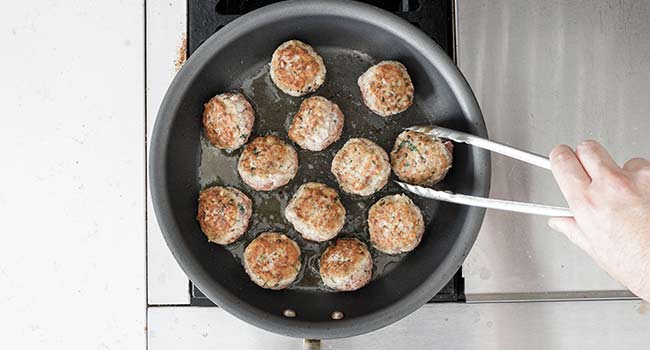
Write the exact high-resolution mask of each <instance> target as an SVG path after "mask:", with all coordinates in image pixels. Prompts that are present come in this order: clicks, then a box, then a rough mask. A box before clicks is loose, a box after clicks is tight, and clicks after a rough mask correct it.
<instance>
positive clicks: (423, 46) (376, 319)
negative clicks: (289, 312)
mask: <svg viewBox="0 0 650 350" xmlns="http://www.w3.org/2000/svg"><path fill="white" fill-rule="evenodd" d="M316 15H317V16H335V17H341V18H346V19H350V20H354V21H362V22H367V23H369V24H372V25H376V26H381V27H382V28H384V29H385V30H386V31H387V32H389V33H390V34H391V35H393V36H395V37H396V38H398V39H400V40H405V41H406V42H408V43H409V45H410V46H412V47H413V49H414V50H415V51H418V52H420V53H421V54H422V55H424V56H425V57H427V59H428V60H429V61H430V62H431V64H433V65H435V66H436V68H437V69H438V70H439V71H440V73H441V75H442V76H443V77H444V79H445V81H446V82H447V84H449V87H450V89H451V90H452V91H453V92H454V94H455V96H456V97H457V100H458V104H459V105H460V108H461V110H463V111H464V113H465V114H466V115H467V116H469V117H470V119H471V120H472V121H473V122H474V123H475V126H476V129H477V130H478V135H479V136H482V137H487V129H486V126H485V123H484V120H483V117H482V114H481V111H480V107H479V105H478V102H477V100H476V98H475V96H474V94H473V93H472V90H471V88H470V87H469V84H468V83H467V82H466V80H465V78H464V77H463V76H462V74H461V72H460V71H459V70H458V68H457V67H456V66H455V65H454V63H453V62H452V61H451V60H450V59H449V58H448V56H447V54H446V53H445V52H444V51H443V50H442V49H441V48H440V47H439V46H438V45H437V44H436V43H435V42H434V41H433V40H432V39H430V38H429V37H427V36H426V34H424V33H423V32H421V31H420V30H419V29H417V28H416V27H414V26H413V25H411V24H410V23H408V22H407V21H405V20H403V19H402V18H400V17H398V16H396V15H394V14H392V13H390V12H387V11H384V10H381V9H379V8H376V7H373V6H371V5H367V4H363V3H358V2H352V1H342V0H325V1H317V0H314V1H286V2H281V3H276V4H273V5H269V6H266V7H263V8H261V9H258V10H255V11H252V12H250V13H248V14H245V15H243V16H241V17H239V18H238V19H236V20H234V21H233V22H231V23H230V24H228V25H226V26H225V27H223V28H222V29H220V30H219V31H218V32H216V33H215V34H213V35H212V36H211V37H210V38H209V39H208V40H206V42H205V43H204V44H203V45H201V46H200V47H199V48H198V49H197V50H196V52H195V53H194V54H193V55H192V56H190V57H189V59H188V61H187V62H186V63H185V65H184V66H183V68H182V69H181V70H180V72H179V73H178V74H177V75H176V77H175V78H174V80H173V81H172V83H171V85H170V87H169V88H168V90H167V93H166V94H165V97H164V99H163V101H162V103H161V106H160V109H159V112H158V116H157V119H156V123H155V126H154V129H153V134H152V141H151V146H150V162H149V184H150V185H149V186H150V191H151V196H152V201H153V207H154V211H155V214H156V217H157V220H158V222H159V224H160V225H159V226H160V229H161V232H162V233H163V236H164V239H165V242H166V244H167V246H168V247H169V249H170V251H171V252H172V255H173V256H174V258H175V259H176V261H177V262H178V263H179V265H180V266H181V268H182V269H183V271H184V272H185V273H186V274H187V275H188V277H189V278H190V279H191V280H192V281H193V282H194V283H196V285H197V286H198V287H199V289H201V291H203V292H204V293H205V294H206V295H207V296H208V297H209V298H210V299H211V300H215V301H217V300H218V303H219V306H220V307H222V308H223V309H224V310H226V311H228V312H229V313H230V314H232V315H234V316H236V317H238V318H239V319H241V320H244V321H246V322H248V323H250V324H253V325H255V326H257V327H259V328H262V329H265V330H268V331H271V332H275V333H279V334H284V335H288V336H292V337H298V338H323V339H330V338H341V337H348V336H354V335H359V334H363V333H367V332H370V331H373V330H377V329H379V328H382V327H385V326H387V325H389V324H392V323H394V322H396V321H397V320H399V319H402V318H404V317H405V316H407V315H409V314H411V313H412V312H413V311H415V310H417V309H418V308H419V307H421V306H422V305H424V304H425V303H426V302H427V301H428V300H429V298H430V297H431V296H432V295H431V291H432V290H435V289H439V287H436V286H438V285H441V286H440V288H441V287H442V286H444V283H442V282H441V280H444V281H443V282H446V281H448V280H449V279H450V278H451V277H452V276H453V274H454V273H455V272H456V271H457V270H458V268H459V267H460V266H461V264H462V262H463V261H464V258H465V257H466V256H467V254H468V252H469V250H470V248H471V246H472V245H473V243H474V242H475V240H476V237H477V235H478V232H479V229H480V226H481V224H482V221H483V217H484V214H485V210H484V209H479V208H469V209H468V212H467V217H466V221H465V224H464V225H463V227H462V229H461V230H460V233H459V236H458V238H457V239H456V241H455V242H454V244H453V246H452V249H451V250H450V252H449V255H448V256H447V257H446V258H445V259H443V261H442V263H441V265H440V266H438V267H437V269H436V270H435V271H434V273H432V274H431V275H429V276H428V277H427V278H426V280H425V281H424V282H423V283H422V284H421V285H419V286H418V287H417V288H415V289H414V290H412V291H411V293H410V294H409V295H406V296H404V297H403V298H402V299H400V300H399V301H398V302H396V303H394V304H392V305H390V306H388V307H386V308H384V309H381V310H378V311H375V312H373V313H369V314H366V315H363V316H359V317H356V318H354V319H347V320H346V319H344V320H340V321H331V322H320V323H315V322H308V321H303V320H295V319H290V318H285V317H283V316H281V315H269V314H267V313H263V315H264V317H260V316H262V312H261V311H259V310H257V309H255V308H253V307H251V306H249V305H246V304H243V303H241V302H240V299H239V298H238V296H236V295H233V294H232V293H230V292H228V291H227V290H225V289H224V288H222V287H221V286H220V285H219V284H218V283H216V282H215V281H214V280H212V279H211V278H210V277H209V276H208V275H207V273H206V272H205V271H204V270H203V268H202V267H201V265H200V263H199V262H198V260H197V259H196V257H194V256H193V255H192V254H191V250H190V248H189V246H187V245H186V244H185V242H184V241H183V240H182V238H181V236H182V235H181V232H180V230H179V229H178V227H177V225H176V223H175V220H174V218H173V214H172V210H171V204H170V198H169V196H168V194H167V191H166V183H167V174H166V171H165V170H164V169H165V158H166V154H167V152H168V139H169V136H170V126H171V123H172V122H173V120H174V119H173V116H174V115H175V114H176V111H177V109H178V108H179V105H180V103H179V102H180V99H181V95H182V92H183V91H185V90H186V88H187V87H188V85H189V84H190V82H191V81H192V79H193V78H192V77H193V75H194V74H196V72H197V71H198V70H199V69H200V68H201V67H202V66H203V65H204V64H205V63H206V62H207V61H208V60H209V59H210V57H212V55H214V54H216V53H217V52H218V51H219V50H220V49H221V47H223V46H224V45H225V44H226V43H228V42H230V41H231V40H233V39H234V38H236V37H237V36H238V35H239V34H241V33H245V32H247V31H249V30H251V29H252V28H255V27H258V26H260V25H262V24H264V23H267V22H273V21H277V20H278V18H283V19H287V18H293V17H303V16H316ZM474 161H475V164H478V165H479V166H480V167H481V171H482V172H483V174H484V176H475V177H474V188H476V189H477V191H475V193H473V194H474V195H478V196H487V195H488V192H489V186H490V177H491V174H490V156H489V153H487V152H478V153H476V155H475V156H474ZM467 242H470V244H467Z"/></svg>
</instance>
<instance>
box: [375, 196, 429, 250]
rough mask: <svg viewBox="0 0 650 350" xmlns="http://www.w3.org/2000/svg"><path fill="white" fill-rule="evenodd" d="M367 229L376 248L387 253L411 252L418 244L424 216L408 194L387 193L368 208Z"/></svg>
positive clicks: (422, 231) (422, 230) (422, 229)
mask: <svg viewBox="0 0 650 350" xmlns="http://www.w3.org/2000/svg"><path fill="white" fill-rule="evenodd" d="M368 231H369V232H370V241H371V242H372V245H373V246H374V247H375V248H377V250H379V251H382V252H384V253H387V254H399V253H404V252H410V251H411V250H413V249H415V247H417V246H418V244H420V240H421V239H422V234H423V233H424V219H423V218H422V213H421V212H420V208H418V207H417V206H416V205H415V204H414V203H413V201H411V199H410V198H409V197H407V196H405V195H403V194H397V195H393V196H386V197H384V198H382V199H380V200H379V201H377V203H375V204H373V206H372V207H370V211H369V212H368Z"/></svg>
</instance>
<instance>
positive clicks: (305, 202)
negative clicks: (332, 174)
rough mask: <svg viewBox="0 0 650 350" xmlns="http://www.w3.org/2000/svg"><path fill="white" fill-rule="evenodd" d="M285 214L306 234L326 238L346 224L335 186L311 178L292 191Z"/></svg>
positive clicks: (312, 237)
mask: <svg viewBox="0 0 650 350" xmlns="http://www.w3.org/2000/svg"><path fill="white" fill-rule="evenodd" d="M284 216H285V217H286V218H287V221H289V222H290V223H291V224H292V225H293V227H294V228H295V229H296V231H298V232H300V234H301V235H302V237H303V238H305V239H308V240H311V241H316V242H323V241H327V240H329V239H332V238H334V236H336V235H337V234H338V233H339V231H341V229H342V228H343V224H344V223H345V208H344V207H343V204H341V199H340V198H339V194H338V193H337V192H336V190H334V189H332V188H330V187H328V186H326V185H323V184H320V183H316V182H308V183H306V184H304V185H302V186H300V188H299V189H298V191H296V194H294V195H293V198H291V201H290V202H289V204H288V205H287V207H286V208H285V209H284Z"/></svg>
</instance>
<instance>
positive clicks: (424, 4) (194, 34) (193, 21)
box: [187, 0, 465, 306]
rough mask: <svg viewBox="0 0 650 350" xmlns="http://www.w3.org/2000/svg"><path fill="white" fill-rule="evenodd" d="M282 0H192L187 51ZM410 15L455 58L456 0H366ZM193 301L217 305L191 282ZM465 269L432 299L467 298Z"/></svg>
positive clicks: (451, 299) (188, 20) (439, 300)
mask: <svg viewBox="0 0 650 350" xmlns="http://www.w3.org/2000/svg"><path fill="white" fill-rule="evenodd" d="M276 2H279V1H278V0H188V3H187V13H188V18H187V23H188V25H187V26H188V28H187V33H188V35H187V51H188V55H191V54H192V53H193V52H194V51H195V50H196V49H197V48H198V47H199V46H200V45H201V44H202V43H203V42H204V41H205V40H206V39H208V38H209V37H210V36H211V35H212V34H214V33H215V32H216V31H218V30H219V29H221V28H223V27H224V26H225V25H226V24H228V23H230V22H231V21H233V20H234V19H236V18H237V17H239V16H241V15H243V14H245V13H247V12H250V11H253V10H256V9H258V8H260V7H263V6H266V5H269V4H272V3H276ZM362 2H365V3H368V4H371V5H374V6H377V7H379V8H382V9H384V10H386V11H390V12H393V13H395V14H396V15H398V16H400V17H402V18H404V19H406V20H407V21H409V22H410V23H411V24H413V25H414V26H416V27H418V28H419V29H421V30H422V31H423V32H424V33H426V34H427V35H428V36H429V37H431V38H432V39H433V40H434V41H435V42H436V43H438V45H440V47H442V48H443V49H444V50H445V52H447V54H448V55H449V57H451V58H452V59H453V60H454V62H455V59H456V53H455V38H454V23H453V17H454V16H453V12H452V11H453V0H365V1H362ZM189 287H190V304H191V305H196V306H215V305H214V304H213V303H212V302H211V301H210V300H209V299H208V298H207V297H206V296H205V295H204V294H203V293H202V292H201V291H200V290H198V288H196V286H194V285H193V284H192V282H190V286H189ZM464 300H465V295H464V281H463V278H462V274H461V270H459V271H458V272H457V273H456V275H455V276H454V277H453V278H452V279H451V281H449V283H448V284H447V285H446V286H445V287H444V288H443V289H442V290H441V291H440V292H439V293H438V294H437V295H436V296H434V297H433V298H432V299H431V301H430V302H444V301H447V302H448V301H464Z"/></svg>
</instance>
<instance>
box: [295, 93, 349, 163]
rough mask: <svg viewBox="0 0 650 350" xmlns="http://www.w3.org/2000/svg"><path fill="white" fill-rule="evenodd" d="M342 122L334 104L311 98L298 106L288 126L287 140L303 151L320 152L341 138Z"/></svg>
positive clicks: (323, 99)
mask: <svg viewBox="0 0 650 350" xmlns="http://www.w3.org/2000/svg"><path fill="white" fill-rule="evenodd" d="M344 121H345V117H344V116H343V112H341V109H340V108H339V106H338V105H337V104H336V103H334V102H332V101H330V100H328V99H326V98H325V97H322V96H312V97H309V98H307V99H305V100H304V101H302V103H301V104H300V110H298V113H296V115H295V116H294V117H293V120H292V121H291V125H290V126H289V138H290V139H291V140H293V142H295V143H297V144H298V145H299V146H300V147H301V148H303V149H306V150H309V151H315V152H317V151H322V150H324V149H325V148H327V147H328V146H329V145H331V144H332V143H334V142H336V140H338V139H339V137H341V132H342V131H343V123H344Z"/></svg>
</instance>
